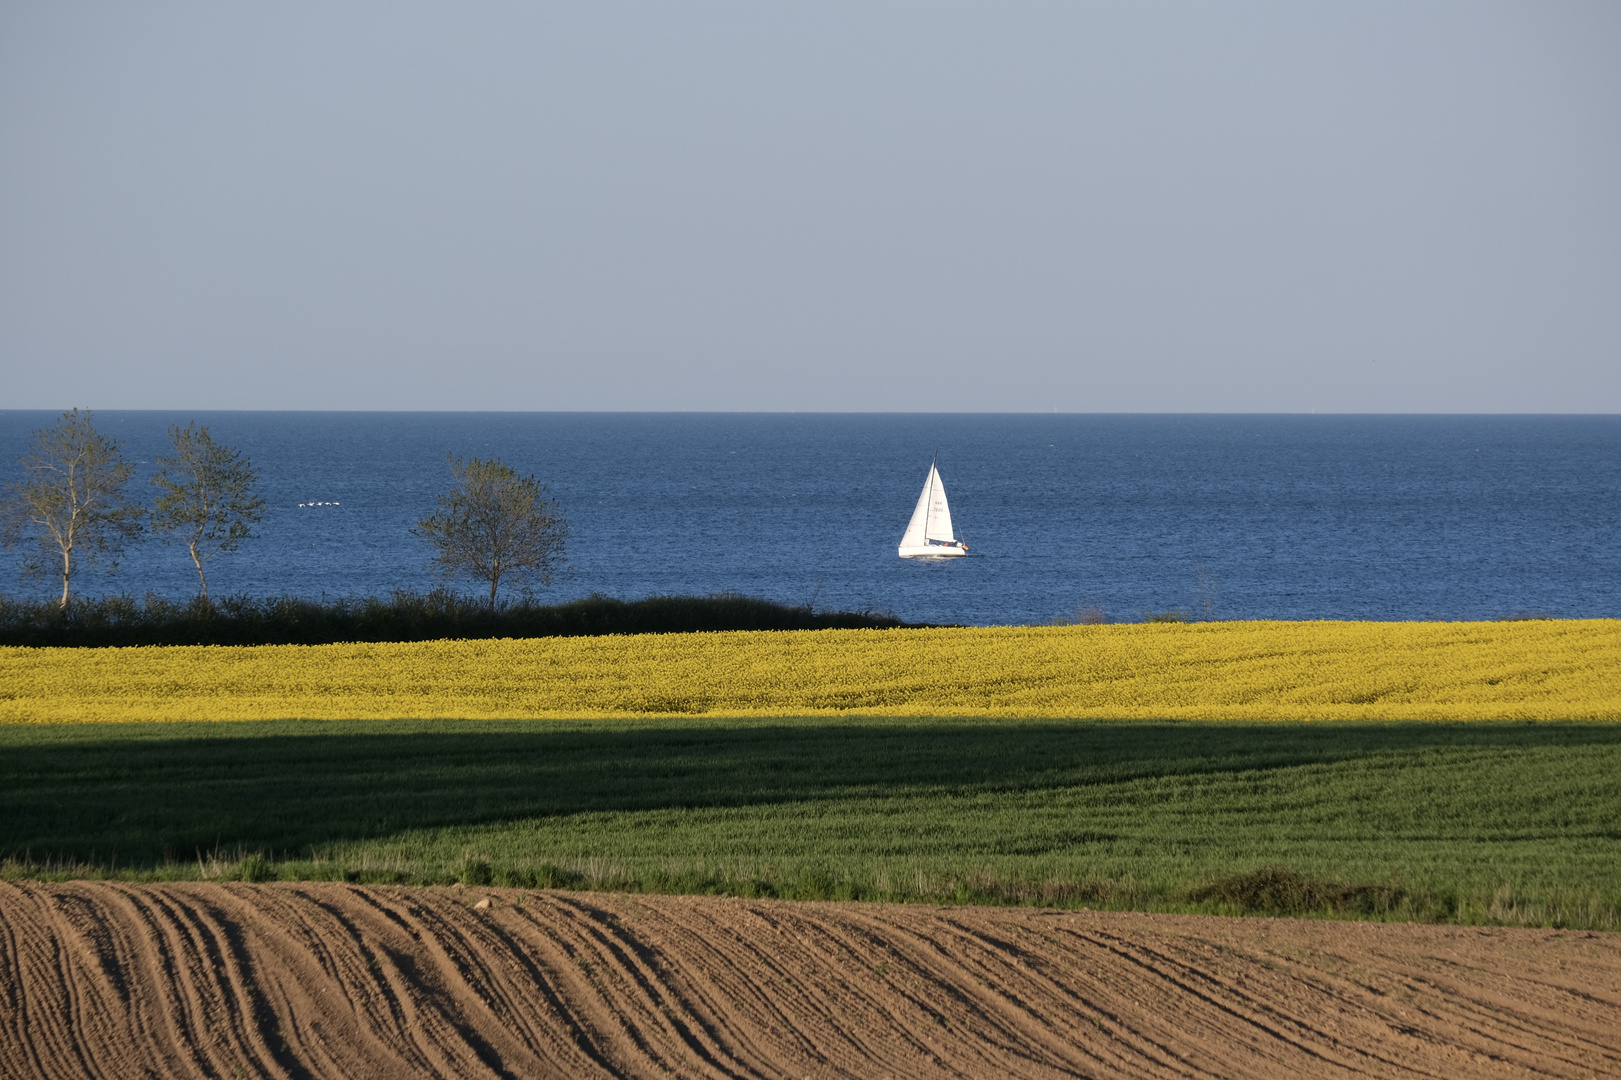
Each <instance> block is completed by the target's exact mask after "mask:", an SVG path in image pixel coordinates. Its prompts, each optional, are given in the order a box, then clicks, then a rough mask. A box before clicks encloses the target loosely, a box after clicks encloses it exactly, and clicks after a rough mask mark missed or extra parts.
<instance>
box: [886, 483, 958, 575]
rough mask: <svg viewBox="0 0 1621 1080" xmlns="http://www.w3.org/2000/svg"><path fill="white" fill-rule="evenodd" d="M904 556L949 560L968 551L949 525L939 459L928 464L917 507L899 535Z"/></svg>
mask: <svg viewBox="0 0 1621 1080" xmlns="http://www.w3.org/2000/svg"><path fill="white" fill-rule="evenodd" d="M899 554H900V557H901V558H903V559H951V558H956V557H958V556H961V555H966V554H968V545H967V544H965V543H963V542H962V541H960V540H958V539H957V537H956V534H955V533H954V532H953V531H952V528H951V507H950V506H949V505H948V504H947V503H946V486H945V484H944V483H942V482H941V480H940V469H939V464H938V462H932V463H930V465H929V475H928V477H927V479H925V480H924V481H923V492H922V494H920V495H919V496H918V497H917V508H916V509H915V510H913V511H912V520H911V521H910V522H908V523H907V525H906V532H905V533H904V534H903V535H902V536H901V546H900V550H899Z"/></svg>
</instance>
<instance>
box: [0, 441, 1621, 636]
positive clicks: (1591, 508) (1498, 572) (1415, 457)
mask: <svg viewBox="0 0 1621 1080" xmlns="http://www.w3.org/2000/svg"><path fill="white" fill-rule="evenodd" d="M55 418H56V414H53V413H46V412H25V411H14V410H13V411H4V412H0V480H8V481H9V480H13V479H17V478H19V477H20V475H21V474H20V470H19V469H18V468H17V467H16V466H15V464H14V462H15V460H16V458H17V457H18V455H20V454H22V453H23V452H24V451H25V450H26V447H27V442H28V437H29V433H30V432H31V431H33V430H35V429H37V428H40V427H44V426H48V425H49V424H51V423H52V422H54V420H55ZM190 420H197V421H198V422H200V423H203V424H206V425H208V426H209V428H210V429H211V430H212V432H213V434H214V436H215V438H216V440H218V441H221V442H224V443H228V444H232V445H235V446H237V447H239V448H241V449H242V450H243V451H245V452H246V453H247V454H248V455H249V456H250V457H251V459H252V461H253V463H254V464H255V465H256V466H257V467H258V468H259V470H260V472H261V474H262V492H263V494H264V496H265V498H266V501H267V507H266V510H265V514H264V520H263V522H262V523H261V524H260V525H259V526H258V529H257V532H258V535H257V536H255V537H254V538H252V539H250V540H248V541H246V542H244V543H243V545H242V547H241V549H240V550H239V551H237V552H235V553H230V554H222V555H220V556H218V557H216V558H215V559H214V560H213V561H212V562H211V563H210V564H209V581H210V589H211V591H212V592H213V593H214V595H216V596H219V595H226V594H232V593H247V594H251V595H255V596H268V595H282V594H292V595H296V596H304V597H311V598H319V597H325V598H328V599H332V598H336V597H339V596H353V595H364V594H378V595H386V594H387V593H388V592H390V591H391V590H393V589H396V588H406V589H417V590H420V589H426V588H429V587H432V586H433V585H434V584H435V578H434V576H433V574H432V572H431V570H430V568H429V565H428V556H429V552H428V550H427V547H426V544H425V543H424V542H423V541H422V540H420V539H418V538H416V537H414V536H412V535H411V532H410V530H411V526H412V524H413V523H414V522H415V521H416V520H417V519H418V518H419V517H421V516H422V515H424V514H425V513H427V512H429V511H430V510H431V509H432V507H433V501H434V496H435V494H437V493H438V492H440V491H442V490H444V489H445V488H446V486H447V483H448V480H449V473H448V470H447V468H446V464H445V458H446V455H447V454H452V453H453V454H456V455H460V456H467V455H475V456H480V457H491V456H494V457H499V458H501V459H503V460H504V461H506V462H508V463H509V464H511V465H513V466H515V467H517V468H519V469H520V470H522V471H524V472H527V473H533V474H534V475H536V476H537V477H539V478H540V479H541V480H542V481H543V482H545V483H547V484H548V485H549V488H550V491H551V494H552V495H553V496H554V497H555V498H556V499H558V500H559V501H560V502H561V504H562V505H563V507H564V509H565V511H566V514H567V517H568V521H569V524H570V527H571V530H572V536H571V539H570V541H569V546H568V556H569V562H568V566H567V573H566V575H565V576H564V577H563V578H562V579H561V580H560V581H558V582H557V583H555V584H554V585H553V586H552V587H551V588H550V589H547V590H543V591H541V593H540V597H541V598H542V599H549V600H564V599H570V598H573V597H579V596H584V595H587V594H590V593H606V594H609V595H612V596H618V597H623V598H627V599H631V598H637V597H643V596H648V595H652V594H657V593H689V594H707V593H712V592H720V591H732V592H738V593H744V594H748V595H753V596H761V597H767V598H770V599H774V600H781V601H787V602H790V603H796V604H797V603H804V602H808V601H810V602H814V603H815V605H816V606H817V607H828V608H843V609H853V610H861V609H875V610H880V611H888V612H893V613H894V614H896V615H899V616H901V617H902V618H905V619H912V620H927V621H937V622H961V623H974V624H1009V623H1011V624H1017V623H1044V622H1049V621H1051V620H1053V619H1054V618H1061V617H1070V616H1073V615H1074V614H1075V613H1076V611H1077V610H1078V609H1079V608H1081V607H1083V606H1091V607H1095V608H1098V609H1101V610H1103V611H1104V612H1106V613H1107V614H1108V615H1109V617H1111V618H1113V619H1116V620H1131V619H1137V618H1141V617H1142V616H1143V615H1144V614H1145V613H1146V612H1149V611H1165V610H1167V609H1172V608H1176V609H1180V610H1182V611H1183V612H1185V613H1187V614H1189V615H1191V616H1194V617H1214V618H1223V619H1241V618H1286V619H1316V618H1354V619H1421V618H1441V619H1481V618H1495V617H1503V616H1513V615H1550V616H1557V617H1577V616H1617V615H1621V540H1618V533H1621V417H1614V416H1276V415H1266V416H1235V415H1162V416H1145V415H982V414H969V415H939V414H929V415H916V414H907V415H878V414H854V415H851V414H835V415H827V414H822V415H818V414H692V413H679V414H645V413H640V414H638V413H632V414H624V413H604V414H590V413H483V414H471V413H330V412H320V413H318V412H307V413H296V412H219V413H209V412H196V413H191V412H187V413H166V412H113V411H106V412H98V413H96V414H95V423H96V425H97V427H98V428H99V429H101V430H102V431H103V432H105V433H106V434H108V435H111V436H112V437H114V438H115V439H117V440H118V442H119V444H120V446H121V448H122V450H123V452H124V454H125V456H126V457H127V458H128V459H129V460H130V461H132V462H134V463H135V464H136V467H137V476H136V480H135V481H134V482H132V484H131V485H130V491H131V492H132V493H133V494H135V495H136V496H137V497H139V498H141V499H142V500H150V498H151V496H152V494H153V493H154V491H153V489H150V488H148V487H147V486H146V481H147V479H148V477H149V476H150V475H151V472H152V470H153V467H154V466H153V459H154V458H155V457H157V456H158V455H159V454H161V453H163V452H164V449H165V443H166V439H165V434H164V433H165V430H166V429H167V428H168V426H169V425H170V424H174V423H179V424H185V423H186V422H187V421H190ZM936 452H938V454H939V462H940V471H941V475H942V477H943V479H944V482H945V485H946V490H947V493H948V495H949V496H950V500H951V509H952V517H953V519H954V521H955V523H956V526H957V534H958V536H959V537H961V538H963V539H966V540H967V542H968V543H969V545H970V546H971V553H970V554H969V556H968V557H967V558H965V559H960V560H954V561H952V562H949V563H933V564H919V563H916V562H909V561H903V560H901V559H899V558H897V557H896V553H895V548H896V545H897V543H898V542H899V540H900V535H901V532H902V530H903V529H904V527H905V525H906V521H907V518H908V517H909V516H910V514H911V511H912V507H913V505H914V503H915V502H916V500H917V496H918V492H919V490H920V488H921V487H922V484H923V481H924V478H925V475H926V473H927V471H928V466H929V462H930V460H931V459H932V458H933V457H934V455H935V454H936ZM321 502H325V503H336V504H339V505H334V506H313V507H312V506H307V505H306V506H303V507H300V505H299V504H300V503H306V504H308V503H321ZM0 567H3V564H0ZM5 570H6V573H7V574H8V575H9V568H5ZM76 588H77V589H79V590H80V591H81V592H83V593H85V594H87V595H98V594H100V595H104V594H107V593H114V592H126V593H132V594H135V595H141V594H144V593H146V592H149V591H150V592H155V593H158V594H161V595H164V596H169V597H175V598H184V597H188V596H190V595H192V594H193V593H194V592H195V591H196V575H195V573H194V572H193V570H192V568H191V565H190V562H189V560H188V558H187V556H186V554H185V550H184V548H182V547H179V546H173V547H166V546H164V545H163V544H162V543H161V542H159V541H156V540H146V541H143V542H142V543H140V544H138V545H135V546H133V547H131V548H130V549H129V550H128V551H127V552H126V555H125V557H124V559H123V561H122V563H121V565H120V566H119V569H118V571H117V573H116V574H115V575H113V576H108V575H106V574H104V573H102V572H100V571H94V572H90V573H86V574H85V575H84V576H83V578H82V579H80V581H79V582H78V584H77V586H76ZM468 588H469V591H475V592H476V586H468ZM0 590H3V591H7V592H10V593H12V594H13V595H17V594H22V595H34V596H40V597H47V596H50V595H52V591H53V586H52V583H51V582H49V581H34V582H27V583H24V582H22V581H20V580H19V579H18V578H16V577H15V576H9V577H0Z"/></svg>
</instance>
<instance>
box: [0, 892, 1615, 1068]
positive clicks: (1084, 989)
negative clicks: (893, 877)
mask: <svg viewBox="0 0 1621 1080" xmlns="http://www.w3.org/2000/svg"><path fill="white" fill-rule="evenodd" d="M485 899H488V900H489V901H490V902H489V903H488V904H487V905H484V906H482V907H477V906H475V904H479V903H481V902H482V901H484V900H485ZM0 1075H3V1076H5V1077H7V1078H21V1077H51V1078H56V1077H92V1076H93V1077H148V1076H150V1077H163V1078H168V1077H191V1076H199V1077H204V1076H207V1077H232V1076H275V1077H290V1078H291V1077H309V1076H319V1077H344V1078H357V1077H369V1076H380V1077H381V1076H386V1077H405V1076H447V1077H448V1076H456V1077H462V1076H468V1077H473V1076H476V1077H495V1076H508V1077H531V1076H533V1077H552V1076H556V1077H591V1076H635V1077H640V1076H672V1075H673V1076H691V1077H747V1076H763V1077H834V1076H848V1077H863V1078H873V1077H886V1076H893V1077H922V1076H928V1077H937V1076H939V1077H943V1076H972V1077H995V1078H997V1080H1004V1078H1013V1077H1048V1076H1098V1077H1128V1076H1145V1077H1147V1076H1153V1077H1158V1076H1178V1077H1192V1076H1204V1075H1214V1076H1244V1077H1266V1076H1287V1077H1291V1078H1298V1077H1302V1076H1310V1077H1332V1076H1349V1075H1361V1076H1395V1075H1404V1076H1405V1075H1414V1076H1469V1077H1476V1076H1479V1077H1490V1076H1593V1075H1621V935H1614V934H1592V933H1585V932H1562V931H1541V930H1516V929H1481V928H1459V927H1430V926H1404V925H1378V924H1372V923H1344V922H1313V921H1295V920H1285V919H1221V918H1210V917H1199V916H1166V915H1134V914H1112V913H1097V912H1084V911H1083V912H1069V911H1066V912H1056V911H1031V910H1019V909H1006V908H933V907H910V906H877V905H868V904H815V903H784V902H775V901H754V900H727V899H714V898H701V897H669V896H624V895H611V894H601V893H562V892H541V893H536V892H515V891H505V890H467V891H460V890H455V889H404V888H364V887H356V886H347V885H324V884H323V885H315V884H310V885H292V884H271V885H166V886H146V885H118V884H102V883H70V884H56V885H38V884H22V885H10V884H0Z"/></svg>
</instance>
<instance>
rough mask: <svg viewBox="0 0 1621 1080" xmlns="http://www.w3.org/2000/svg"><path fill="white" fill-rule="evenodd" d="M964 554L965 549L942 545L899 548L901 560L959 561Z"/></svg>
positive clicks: (904, 545)
mask: <svg viewBox="0 0 1621 1080" xmlns="http://www.w3.org/2000/svg"><path fill="white" fill-rule="evenodd" d="M966 554H968V551H967V549H966V548H960V547H947V546H946V545H944V544H918V545H916V546H913V545H909V544H902V545H901V548H900V556H901V558H903V559H960V558H962V557H963V556H964V555H966Z"/></svg>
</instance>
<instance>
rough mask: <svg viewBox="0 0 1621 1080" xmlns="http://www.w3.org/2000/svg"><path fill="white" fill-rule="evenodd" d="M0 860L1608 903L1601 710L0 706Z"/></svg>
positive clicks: (1429, 904)
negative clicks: (498, 714) (1026, 715)
mask: <svg viewBox="0 0 1621 1080" xmlns="http://www.w3.org/2000/svg"><path fill="white" fill-rule="evenodd" d="M0 858H4V859H5V862H4V864H3V866H0V874H3V875H4V876H6V877H11V878H17V877H36V878H64V877H104V876H117V877H130V878H140V879H154V878H156V879H169V878H188V877H191V878H195V877H245V878H264V877H282V878H347V879H349V880H360V881H398V882H435V881H440V882H443V881H451V880H456V879H460V880H464V881H468V882H471V883H476V884H485V883H494V884H513V885H530V886H533V885H563V886H570V887H585V888H618V889H631V890H653V891H665V892H677V891H679V892H723V893H732V894H738V895H777V896H785V897H803V898H813V897H814V898H842V897H856V898H865V899H887V900H929V901H947V902H960V901H968V902H990V903H1035V904H1060V905H1073V906H1080V905H1085V906H1092V907H1113V908H1138V909H1148V910H1207V911H1277V912H1295V913H1309V912H1322V913H1327V914H1343V915H1354V916H1363V917H1380V918H1421V919H1437V920H1449V921H1464V922H1493V921H1501V922H1510V923H1534V924H1557V925H1569V926H1581V927H1591V928H1607V929H1614V928H1617V927H1618V926H1621V922H1618V918H1617V907H1618V904H1621V725H1617V724H1602V723H1583V724H1557V723H1487V722H1479V721H1475V722H1470V723H1467V724H1445V723H1374V722H1357V723H1330V722H1313V723H1300V724H1294V723H1279V722H1266V723H1215V722H1186V723H1168V722H1159V723H1143V722H1095V721H1086V722H1080V721H1069V722H1064V721H1009V720H997V721H976V720H893V719H836V720H835V719H827V718H818V719H814V720H788V721H785V720H781V719H771V720H759V721H740V720H707V719H703V718H693V719H690V720H679V721H672V720H652V721H640V722H638V721H624V720H616V721H573V722H557V721H524V722H488V721H476V722H474V721H434V722H417V721H381V722H256V723H239V724H130V725H88V724H73V725H44V726H17V727H9V728H0Z"/></svg>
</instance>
